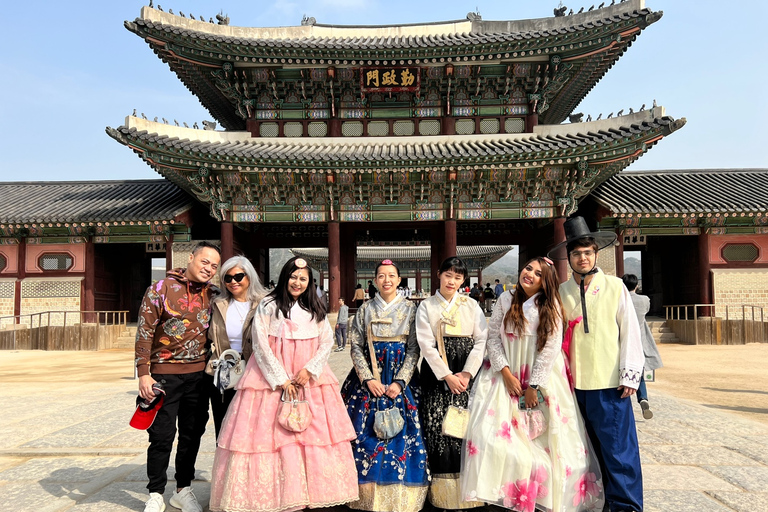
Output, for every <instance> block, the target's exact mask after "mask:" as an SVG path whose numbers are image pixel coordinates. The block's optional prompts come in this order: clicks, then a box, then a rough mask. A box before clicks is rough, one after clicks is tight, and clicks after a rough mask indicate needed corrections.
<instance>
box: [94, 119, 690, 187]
mask: <svg viewBox="0 0 768 512" xmlns="http://www.w3.org/2000/svg"><path fill="white" fill-rule="evenodd" d="M684 124H685V119H684V118H683V119H678V120H676V119H674V118H672V117H669V116H666V115H663V109H662V108H661V107H658V108H655V109H652V110H649V111H644V112H639V113H635V114H632V115H630V116H624V117H622V118H615V119H608V120H603V121H595V122H590V123H576V124H565V125H558V126H548V127H539V129H537V132H536V133H533V134H531V133H527V134H510V135H503V134H497V135H466V136H435V137H398V138H383V139H378V140H376V139H373V140H372V139H353V138H302V139H287V138H270V139H267V138H254V137H251V136H250V134H248V133H247V132H240V133H233V132H214V131H205V130H193V129H187V128H178V127H173V126H169V125H165V124H160V123H153V122H150V121H145V120H142V119H138V118H135V117H128V118H126V125H124V126H121V127H119V128H116V129H112V128H107V133H108V134H109V135H110V136H111V137H112V138H114V139H116V140H117V141H118V142H120V143H122V144H124V145H126V146H128V147H130V148H131V149H133V150H134V151H135V152H136V153H137V154H139V156H140V157H141V158H142V159H144V160H145V161H146V162H147V163H149V164H150V165H151V166H153V167H154V168H155V169H157V170H158V172H161V174H164V175H165V172H166V170H169V169H171V170H173V169H175V170H177V171H179V172H184V171H195V172H196V171H197V170H198V169H199V168H200V167H206V168H207V169H209V170H211V171H242V172H257V171H274V170H290V171H300V172H315V171H320V172H326V171H338V170H341V171H346V172H349V171H365V170H370V169H382V168H388V169H391V168H400V169H402V170H418V169H423V168H424V167H430V166H438V167H439V166H458V167H459V168H463V167H465V166H472V165H494V166H501V167H504V166H507V167H510V168H511V167H515V166H517V167H520V166H521V165H522V166H526V167H528V166H534V167H536V166H542V167H543V166H545V165H554V164H560V165H569V164H570V165H575V164H576V162H579V161H580V160H582V159H587V160H588V161H589V163H590V164H591V165H598V164H614V163H616V162H618V163H619V164H620V168H623V167H625V166H626V165H629V164H630V163H631V162H632V161H634V160H635V159H636V158H638V157H639V156H640V155H642V154H643V153H644V152H645V151H646V150H647V149H648V147H650V146H651V145H653V144H655V143H656V142H658V141H659V140H660V139H661V138H662V137H664V136H666V135H668V134H670V133H672V132H673V131H675V130H677V129H678V128H680V127H681V126H683V125H684ZM622 162H624V164H622ZM159 168H162V169H163V170H162V171H160V170H159ZM170 179H173V178H172V177H171V178H170Z"/></svg>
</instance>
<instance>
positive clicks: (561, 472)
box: [461, 335, 604, 512]
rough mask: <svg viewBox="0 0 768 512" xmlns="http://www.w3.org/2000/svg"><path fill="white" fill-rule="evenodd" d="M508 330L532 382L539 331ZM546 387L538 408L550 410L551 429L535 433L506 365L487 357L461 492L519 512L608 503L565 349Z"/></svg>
mask: <svg viewBox="0 0 768 512" xmlns="http://www.w3.org/2000/svg"><path fill="white" fill-rule="evenodd" d="M505 338H506V339H504V340H503V343H504V348H505V351H506V355H507V361H509V368H510V370H511V371H512V373H513V375H515V376H516V377H517V378H518V379H520V381H521V383H522V386H523V389H525V388H527V387H528V379H529V375H530V369H531V368H532V367H533V362H534V359H535V354H536V336H535V335H532V336H523V337H520V338H518V337H514V336H509V337H505ZM539 390H540V391H541V394H542V395H543V397H544V400H543V403H540V405H539V406H537V408H538V409H540V410H541V411H542V413H543V415H544V418H545V424H546V430H545V431H544V433H542V434H541V435H539V436H538V437H536V438H535V439H533V440H530V439H529V436H528V434H527V430H526V422H527V417H528V416H527V413H526V411H525V410H520V408H519V398H518V397H514V398H512V397H510V395H509V394H508V393H507V390H506V387H505V386H504V379H503V378H502V376H501V373H497V372H494V371H493V370H492V369H491V365H490V363H489V362H488V361H487V360H486V361H485V362H484V364H483V367H482V368H481V370H480V372H479V373H478V375H477V378H476V379H475V385H474V387H473V389H472V395H471V398H470V407H469V408H470V420H469V428H468V429H467V430H468V432H469V436H468V438H467V440H466V442H465V444H464V453H463V461H462V472H461V492H462V495H463V496H464V498H465V499H468V500H481V501H485V502H488V503H492V504H495V505H498V506H501V507H504V508H508V509H512V510H514V511H516V512H533V511H534V509H536V510H543V511H557V512H561V511H563V512H581V511H593V510H594V511H602V509H603V503H604V498H603V484H602V479H601V476H600V469H599V466H598V463H597V460H596V458H595V456H594V452H593V451H592V448H591V446H590V444H589V442H588V439H587V435H586V431H585V428H584V421H583V419H582V417H581V414H580V412H579V409H578V406H577V405H576V399H575V397H574V395H573V392H572V391H571V388H570V385H569V384H568V380H567V378H566V374H565V364H564V360H563V356H562V353H559V354H558V355H557V356H556V360H555V363H554V367H553V368H552V372H551V374H550V377H549V379H548V380H547V382H546V384H542V385H541V386H540V387H539Z"/></svg>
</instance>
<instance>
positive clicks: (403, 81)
mask: <svg viewBox="0 0 768 512" xmlns="http://www.w3.org/2000/svg"><path fill="white" fill-rule="evenodd" d="M420 85H421V74H420V73H419V68H418V67H412V68H394V67H393V68H361V69H360V88H361V89H362V91H363V92H400V91H411V92H414V91H418V90H419V86H420Z"/></svg>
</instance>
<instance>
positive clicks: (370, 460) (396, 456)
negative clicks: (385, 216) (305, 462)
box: [341, 260, 430, 512]
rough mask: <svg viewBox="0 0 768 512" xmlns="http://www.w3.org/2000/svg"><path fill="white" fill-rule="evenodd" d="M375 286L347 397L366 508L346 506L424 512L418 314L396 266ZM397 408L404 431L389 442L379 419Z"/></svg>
mask: <svg viewBox="0 0 768 512" xmlns="http://www.w3.org/2000/svg"><path fill="white" fill-rule="evenodd" d="M375 282H376V286H377V288H378V291H379V293H377V294H376V295H375V297H374V298H373V300H369V301H367V302H365V303H364V304H363V305H362V306H361V307H360V309H358V310H357V313H356V314H355V318H354V320H353V321H352V322H351V323H350V327H349V342H350V347H351V355H352V362H353V364H354V367H353V369H352V371H351V372H350V373H349V376H348V377H347V379H346V381H345V382H344V385H343V386H342V390H341V394H342V397H343V398H344V401H345V402H346V404H347V411H348V412H349V416H350V418H351V419H352V424H353V425H354V427H355V432H356V434H357V438H356V439H355V440H354V441H353V444H352V451H353V453H354V456H355V463H356V465H357V472H358V484H359V492H360V500H359V501H356V502H352V503H348V504H347V506H349V507H350V508H353V509H357V510H366V511H370V512H418V511H419V510H421V509H422V507H423V506H424V500H425V498H426V496H427V490H428V488H429V480H430V477H429V470H428V469H427V455H426V449H425V447H424V440H423V438H422V435H421V425H420V424H419V416H418V405H419V404H418V400H419V391H420V390H419V385H418V375H417V374H416V363H417V361H418V359H419V345H418V342H417V341H416V329H415V328H414V319H415V315H416V307H415V306H414V304H413V303H412V302H411V301H409V300H408V299H405V298H404V297H402V296H399V295H398V294H397V286H398V285H399V284H400V270H399V269H398V267H397V266H396V265H395V264H394V263H393V262H392V261H390V260H384V261H383V262H381V263H380V264H379V265H378V266H377V267H376V278H375ZM371 348H372V349H373V353H374V357H373V358H371V355H370V354H371ZM372 359H374V360H375V363H376V364H375V365H373V364H372ZM391 408H394V409H395V410H397V411H398V412H399V415H400V416H401V417H402V419H403V428H402V430H401V431H400V432H399V433H397V434H396V435H395V436H394V437H392V438H391V439H388V440H385V439H382V438H381V437H380V435H377V433H376V431H375V429H374V423H375V421H376V412H377V411H385V410H388V409H391ZM396 414H397V413H395V415H396Z"/></svg>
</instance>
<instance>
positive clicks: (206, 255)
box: [136, 242, 221, 512]
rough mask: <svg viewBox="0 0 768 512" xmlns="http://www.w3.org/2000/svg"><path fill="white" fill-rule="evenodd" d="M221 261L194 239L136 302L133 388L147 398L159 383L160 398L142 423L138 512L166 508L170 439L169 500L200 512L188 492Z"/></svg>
mask: <svg viewBox="0 0 768 512" xmlns="http://www.w3.org/2000/svg"><path fill="white" fill-rule="evenodd" d="M220 261H221V256H220V251H219V248H218V247H216V246H215V245H212V244H210V243H208V242H200V243H198V244H197V245H196V246H195V248H194V249H193V250H192V254H190V255H189V260H188V261H187V267H186V268H177V269H174V270H171V271H169V272H168V274H167V277H166V278H165V279H161V280H160V281H158V282H156V283H155V284H153V285H152V286H150V287H149V288H148V289H147V292H146V293H145V294H144V299H143V300H142V302H141V307H140V308H139V321H138V328H137V330H136V370H137V373H138V375H139V395H140V396H141V398H143V399H145V400H150V399H152V398H154V396H155V391H154V390H153V385H155V384H156V383H157V384H159V385H160V386H162V389H163V391H164V392H165V399H164V403H163V405H162V407H161V408H160V410H159V411H158V412H157V416H156V417H155V421H154V423H152V425H151V426H150V427H149V429H148V430H147V432H148V433H149V448H148V449H147V476H148V477H149V483H148V484H147V489H149V500H147V502H146V505H145V507H144V512H162V511H163V510H165V500H164V499H163V493H164V492H165V485H166V483H167V482H168V476H167V471H168V463H169V462H170V457H171V450H172V449H173V444H174V443H173V440H174V438H175V437H176V425H177V423H178V433H179V437H178V443H177V446H176V463H175V466H176V474H175V477H174V478H175V480H176V490H175V491H174V492H173V495H172V496H171V501H170V502H171V506H173V507H176V508H180V509H182V510H184V511H185V512H186V511H190V512H202V510H203V509H202V507H201V506H200V504H199V503H198V501H197V498H196V497H195V494H194V493H193V492H192V487H191V485H192V480H193V479H194V478H195V460H196V459H197V452H198V449H199V448H200V438H201V437H203V434H204V433H205V425H206V423H208V396H209V390H208V387H207V386H206V384H207V383H208V382H209V381H208V380H207V379H206V378H205V373H204V371H203V370H204V369H205V359H206V354H207V350H206V347H205V344H206V334H207V332H208V322H209V319H210V313H211V311H210V304H211V300H212V299H213V298H214V296H215V294H216V292H217V290H216V288H215V287H213V286H211V285H210V284H209V281H210V280H211V279H212V278H213V276H214V275H215V274H216V269H217V268H218V267H219V262H220Z"/></svg>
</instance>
